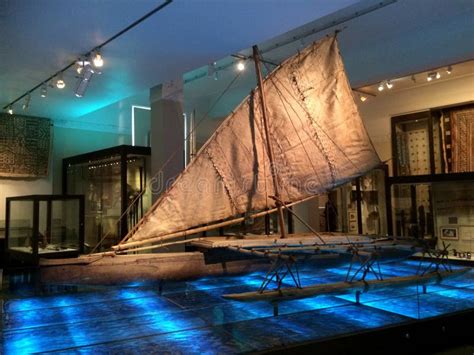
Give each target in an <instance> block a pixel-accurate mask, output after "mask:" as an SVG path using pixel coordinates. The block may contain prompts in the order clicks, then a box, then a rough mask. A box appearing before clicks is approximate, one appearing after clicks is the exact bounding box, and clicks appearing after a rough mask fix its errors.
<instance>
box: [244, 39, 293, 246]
mask: <svg viewBox="0 0 474 355" xmlns="http://www.w3.org/2000/svg"><path fill="white" fill-rule="evenodd" d="M252 49H253V60H254V62H255V72H256V74H257V81H258V90H259V93H260V105H261V107H262V118H263V127H264V129H265V138H266V141H267V151H268V159H269V160H270V170H271V174H272V179H273V188H274V190H275V196H276V197H277V198H278V200H279V201H281V198H280V196H281V195H280V186H279V183H278V176H277V172H276V167H275V158H274V154H273V147H272V144H271V142H270V139H271V137H270V129H269V127H268V119H267V106H266V101H265V90H263V78H262V71H261V69H260V53H259V51H258V47H257V46H253V47H252ZM279 201H277V202H276V206H277V209H278V222H279V225H280V233H281V237H282V238H285V234H286V232H285V219H284V216H283V209H282V207H281V203H280V202H279Z"/></svg>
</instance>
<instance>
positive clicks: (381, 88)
mask: <svg viewBox="0 0 474 355" xmlns="http://www.w3.org/2000/svg"><path fill="white" fill-rule="evenodd" d="M383 89H384V86H383V81H382V82H381V83H380V84H379V87H378V90H379V91H383Z"/></svg>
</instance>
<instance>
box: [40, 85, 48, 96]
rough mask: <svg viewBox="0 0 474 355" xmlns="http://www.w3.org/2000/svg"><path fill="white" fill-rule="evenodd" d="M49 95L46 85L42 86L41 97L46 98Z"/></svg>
mask: <svg viewBox="0 0 474 355" xmlns="http://www.w3.org/2000/svg"><path fill="white" fill-rule="evenodd" d="M47 95H48V89H47V88H46V84H43V85H42V86H41V91H40V96H41V97H46V96H47Z"/></svg>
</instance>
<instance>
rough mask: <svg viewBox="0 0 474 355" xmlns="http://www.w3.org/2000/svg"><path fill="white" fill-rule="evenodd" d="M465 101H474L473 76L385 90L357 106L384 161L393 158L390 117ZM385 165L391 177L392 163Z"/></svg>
mask: <svg viewBox="0 0 474 355" xmlns="http://www.w3.org/2000/svg"><path fill="white" fill-rule="evenodd" d="M395 85H396V82H395ZM468 101H474V75H468V76H463V77H458V78H453V79H450V80H444V81H439V82H430V83H426V84H423V85H420V86H416V87H414V88H410V89H405V90H400V91H397V90H393V91H388V90H385V91H384V92H382V93H381V94H380V95H378V96H377V97H375V98H372V97H371V98H370V99H369V100H367V101H365V102H363V103H362V102H359V109H360V113H361V116H362V118H363V120H364V123H365V125H366V127H367V130H368V132H369V135H370V137H371V139H372V141H373V143H374V145H375V148H376V150H377V153H378V154H379V156H380V158H381V159H382V160H383V161H386V160H389V159H391V157H392V145H391V144H392V143H391V138H390V135H391V132H390V130H391V126H390V122H391V117H392V116H396V115H400V114H406V113H412V112H417V111H423V110H428V109H430V108H435V107H439V106H446V105H452V104H457V103H463V102H468ZM388 165H389V168H390V174H391V175H392V163H391V161H390V162H389V164H388Z"/></svg>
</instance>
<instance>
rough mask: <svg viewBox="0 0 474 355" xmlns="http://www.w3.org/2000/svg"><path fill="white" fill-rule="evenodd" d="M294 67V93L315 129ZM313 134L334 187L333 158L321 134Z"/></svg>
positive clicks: (291, 80)
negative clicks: (325, 146)
mask: <svg viewBox="0 0 474 355" xmlns="http://www.w3.org/2000/svg"><path fill="white" fill-rule="evenodd" d="M292 67H293V68H295V69H293V70H292V71H291V73H289V74H290V78H289V80H290V83H291V84H292V85H291V86H292V88H293V89H294V92H295V93H296V95H297V96H298V97H299V99H300V101H301V105H302V106H304V111H305V113H306V116H307V119H308V121H309V122H310V125H311V127H313V128H314V126H313V117H312V115H311V113H310V112H309V109H308V106H307V105H306V102H305V99H306V97H305V95H304V93H303V92H302V91H301V88H300V87H299V84H298V80H297V78H296V75H295V72H297V68H296V65H292ZM312 133H313V137H314V138H315V140H314V142H315V144H316V147H317V148H318V150H319V151H320V152H321V154H322V155H323V157H324V159H326V162H327V164H328V168H329V172H330V174H331V180H332V185H334V184H335V183H336V171H335V166H334V164H333V161H332V159H331V157H330V156H329V153H328V151H327V150H326V149H325V148H324V144H323V141H322V140H321V138H320V137H319V133H318V132H317V131H316V130H315V129H313V132H312Z"/></svg>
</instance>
